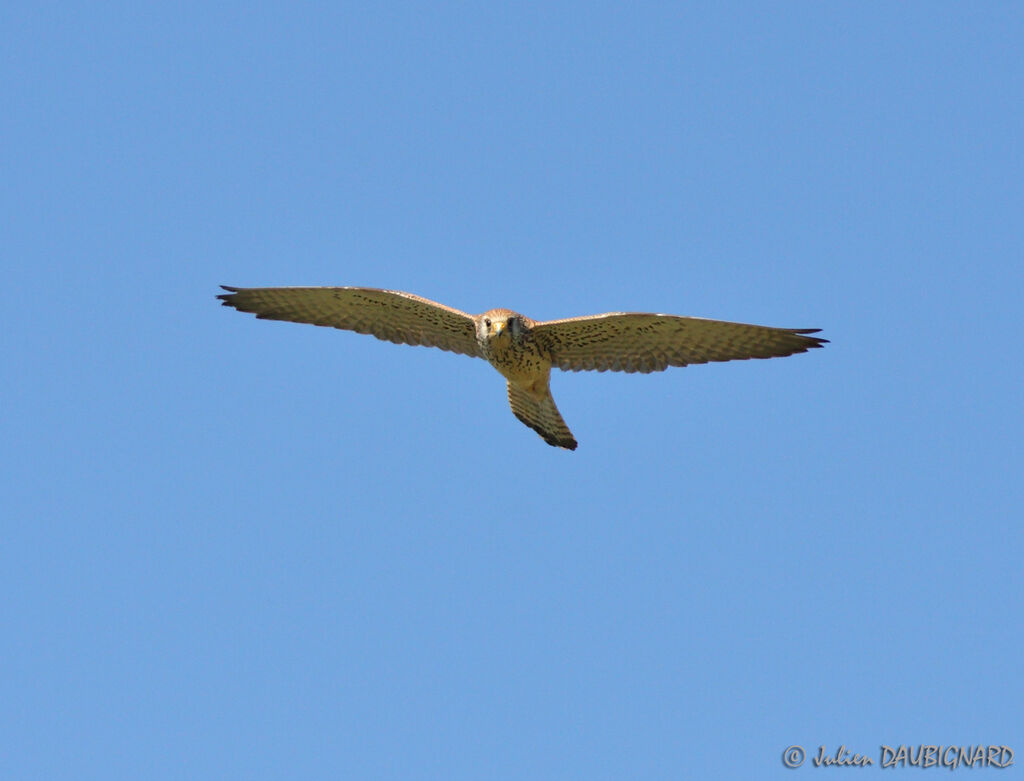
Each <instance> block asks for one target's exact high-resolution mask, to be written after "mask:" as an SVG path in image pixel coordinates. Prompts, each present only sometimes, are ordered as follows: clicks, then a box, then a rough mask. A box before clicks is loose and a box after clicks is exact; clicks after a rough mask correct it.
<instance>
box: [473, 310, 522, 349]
mask: <svg viewBox="0 0 1024 781" xmlns="http://www.w3.org/2000/svg"><path fill="white" fill-rule="evenodd" d="M525 328H526V324H525V318H524V317H523V316H522V315H520V314H517V313H516V312H512V311H511V310H508V309H492V310H490V311H489V312H484V313H483V314H482V315H480V316H479V317H478V318H477V321H476V336H477V339H478V340H480V341H482V342H490V343H492V344H494V343H497V344H502V343H506V344H507V343H509V342H514V341H516V340H518V339H519V338H520V336H521V335H522V334H523V331H524V330H525Z"/></svg>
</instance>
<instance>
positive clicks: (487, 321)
mask: <svg viewBox="0 0 1024 781" xmlns="http://www.w3.org/2000/svg"><path fill="white" fill-rule="evenodd" d="M484 327H485V328H490V327H491V318H489V317H485V318H484Z"/></svg>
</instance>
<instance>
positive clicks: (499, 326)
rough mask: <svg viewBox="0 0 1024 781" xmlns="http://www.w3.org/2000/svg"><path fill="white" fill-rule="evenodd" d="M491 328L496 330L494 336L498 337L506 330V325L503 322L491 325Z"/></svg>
mask: <svg viewBox="0 0 1024 781" xmlns="http://www.w3.org/2000/svg"><path fill="white" fill-rule="evenodd" d="M491 328H492V329H493V330H494V335H495V336H497V335H498V334H500V333H501V332H502V331H504V330H505V324H504V323H502V322H498V323H493V324H492V325H491Z"/></svg>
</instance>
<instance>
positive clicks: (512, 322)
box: [218, 286, 827, 450]
mask: <svg viewBox="0 0 1024 781" xmlns="http://www.w3.org/2000/svg"><path fill="white" fill-rule="evenodd" d="M224 289H225V290H227V291H228V292H227V293H226V294H223V295H220V296H218V298H219V299H221V300H222V301H223V302H224V305H225V306H232V307H234V308H235V309H238V310H239V311H241V312H252V313H253V314H255V315H256V317H258V318H261V319H266V320H288V321H291V322H296V323H311V324H313V325H324V326H331V327H333V328H341V329H344V330H347V331H356V332H357V333H361V334H372V335H373V336H376V337H377V338H378V339H384V340H386V341H390V342H396V343H401V344H419V345H425V346H427V347H439V348H441V349H442V350H449V351H451V352H455V353H462V354H463V355H471V356H474V357H477V358H484V359H486V360H487V361H489V362H490V363H491V365H492V366H494V368H496V369H497V370H498V371H499V372H501V374H502V375H503V376H504V377H505V379H506V380H507V381H508V400H509V405H510V406H511V407H512V412H513V413H514V414H515V416H516V417H517V418H519V420H521V421H522V422H523V423H525V424H526V425H527V426H529V427H530V428H532V429H533V430H534V431H536V432H537V433H538V434H540V435H541V437H543V439H544V441H545V442H547V443H548V444H549V445H554V446H556V447H564V448H567V449H569V450H575V449H576V440H575V439H574V438H573V435H572V432H570V431H569V427H568V426H566V424H565V421H564V420H562V416H561V415H560V414H559V412H558V408H557V407H556V406H555V400H554V399H553V398H552V396H551V391H550V388H549V385H548V381H549V377H550V375H551V367H552V366H554V367H557V368H559V369H563V370H565V371H584V370H588V369H592V370H596V371H609V370H610V371H624V372H644V373H646V372H653V371H662V370H663V369H666V368H667V367H669V366H686V365H688V364H691V363H708V362H709V361H734V360H744V359H747V358H776V357H782V356H786V355H793V354H795V353H802V352H806V351H807V350H810V349H813V348H815V347H821V346H822V345H823V344H826V343H827V341H826V340H825V339H819V338H818V337H816V336H810V334H814V333H817V332H818V330H819V329H817V328H804V329H794V328H769V327H767V326H761V325H745V324H743V323H730V322H725V321H721V320H705V319H703V318H700V317H680V316H677V315H659V314H645V313H640V312H609V313H607V314H603V315H588V316H586V317H572V318H568V319H565V320H546V321H543V322H535V321H533V320H531V319H530V318H528V317H525V316H523V315H520V314H518V313H516V312H513V311H511V310H509V309H492V310H490V311H488V312H484V313H483V314H482V315H476V316H473V315H469V314H467V313H465V312H461V311H459V310H458V309H452V308H451V307H448V306H444V305H443V304H438V303H436V302H434V301H430V300H428V299H426V298H420V297H419V296H414V295H413V294H411V293H402V292H399V291H395V290H378V289H376V288H366V287H267V288H237V287H227V286H224Z"/></svg>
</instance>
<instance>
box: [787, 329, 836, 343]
mask: <svg viewBox="0 0 1024 781" xmlns="http://www.w3.org/2000/svg"><path fill="white" fill-rule="evenodd" d="M793 333H795V334H800V336H806V337H807V341H808V342H810V343H811V344H809V345H807V346H808V347H824V346H825V345H826V344H828V339H822V338H821V337H820V336H808V334H820V333H821V329H820V328H794V329H793Z"/></svg>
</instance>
